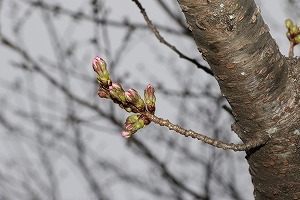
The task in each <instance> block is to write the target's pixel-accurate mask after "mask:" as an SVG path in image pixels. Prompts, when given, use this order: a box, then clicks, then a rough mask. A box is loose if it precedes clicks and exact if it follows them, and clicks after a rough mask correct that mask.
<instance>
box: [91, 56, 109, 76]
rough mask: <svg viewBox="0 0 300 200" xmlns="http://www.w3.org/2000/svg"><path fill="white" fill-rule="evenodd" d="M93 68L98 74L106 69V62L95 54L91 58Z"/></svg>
mask: <svg viewBox="0 0 300 200" xmlns="http://www.w3.org/2000/svg"><path fill="white" fill-rule="evenodd" d="M93 69H94V71H95V72H96V73H97V74H98V75H100V74H102V73H103V72H104V71H107V69H106V62H105V61H104V60H103V59H102V58H100V57H98V56H97V57H96V58H94V59H93Z"/></svg>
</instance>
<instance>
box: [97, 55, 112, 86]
mask: <svg viewBox="0 0 300 200" xmlns="http://www.w3.org/2000/svg"><path fill="white" fill-rule="evenodd" d="M92 65H93V69H94V71H95V72H96V73H97V79H98V82H99V84H102V85H103V86H105V87H108V86H110V85H111V80H110V75H109V72H108V71H107V69H106V62H105V61H104V60H103V59H102V58H100V57H98V56H97V57H96V58H94V59H93V64H92Z"/></svg>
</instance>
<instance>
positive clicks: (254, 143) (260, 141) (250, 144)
mask: <svg viewBox="0 0 300 200" xmlns="http://www.w3.org/2000/svg"><path fill="white" fill-rule="evenodd" d="M143 115H145V116H146V117H147V118H148V119H150V120H151V121H152V122H154V123H156V124H159V125H160V126H165V127H168V128H169V130H172V131H175V132H177V133H179V134H181V135H184V136H185V137H192V138H194V139H197V140H201V141H203V142H204V143H206V144H209V145H212V146H214V147H217V148H222V149H231V150H234V151H248V150H250V149H253V148H255V147H259V146H261V145H264V144H266V142H267V141H268V140H269V136H268V134H265V137H262V138H255V139H254V140H249V141H247V142H246V143H244V144H233V143H225V142H222V141H219V140H216V139H213V138H210V137H207V136H205V135H202V134H200V133H196V132H195V131H192V130H186V129H184V128H182V127H181V126H179V125H176V124H173V123H171V122H170V121H169V120H165V119H162V118H159V117H156V116H155V115H152V114H151V113H149V112H145V113H143Z"/></svg>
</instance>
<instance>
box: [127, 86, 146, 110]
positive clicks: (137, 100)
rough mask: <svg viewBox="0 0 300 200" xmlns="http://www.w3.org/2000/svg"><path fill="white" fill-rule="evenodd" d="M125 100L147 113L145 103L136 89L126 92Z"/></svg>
mask: <svg viewBox="0 0 300 200" xmlns="http://www.w3.org/2000/svg"><path fill="white" fill-rule="evenodd" d="M125 99H126V101H127V102H129V103H131V104H132V105H133V106H135V107H136V108H137V109H138V110H139V111H140V112H144V111H145V103H144V101H143V99H142V98H141V96H140V95H139V93H138V92H137V91H136V90H135V89H129V90H128V91H126V92H125Z"/></svg>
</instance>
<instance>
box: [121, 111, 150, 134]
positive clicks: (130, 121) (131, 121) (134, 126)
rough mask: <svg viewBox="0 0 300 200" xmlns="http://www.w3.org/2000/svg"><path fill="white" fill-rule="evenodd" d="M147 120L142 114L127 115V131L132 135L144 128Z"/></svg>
mask: <svg viewBox="0 0 300 200" xmlns="http://www.w3.org/2000/svg"><path fill="white" fill-rule="evenodd" d="M144 127H145V122H144V119H143V118H142V115H140V114H133V115H130V116H129V117H127V119H126V121H125V131H126V132H129V133H130V134H131V135H132V134H134V133H135V132H137V130H139V129H141V128H144Z"/></svg>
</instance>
